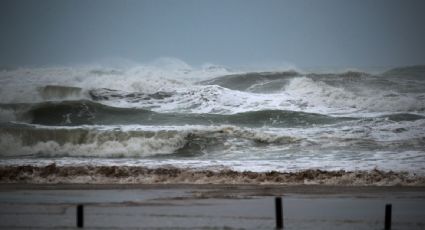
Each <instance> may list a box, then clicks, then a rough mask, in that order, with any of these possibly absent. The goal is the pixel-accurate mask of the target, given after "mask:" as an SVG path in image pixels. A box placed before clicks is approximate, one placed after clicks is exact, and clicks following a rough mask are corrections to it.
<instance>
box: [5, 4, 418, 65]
mask: <svg viewBox="0 0 425 230" xmlns="http://www.w3.org/2000/svg"><path fill="white" fill-rule="evenodd" d="M424 12H425V1H422V0H417V1H414V0H399V1H391V0H321V1H319V0H310V1H303V0H301V1H300V0H294V1H284V0H277V1H267V0H258V1H249V0H211V1H209V0H193V1H192V0H180V1H177V0H152V1H125V0H116V1H111V0H89V1H87V0H69V1H61V0H36V1H35V0H10V1H9V0H1V1H0V26H1V30H0V31H1V32H0V66H28V65H30V66H34V65H35V66H37V65H43V66H46V65H68V64H84V63H90V62H96V60H101V59H104V58H124V59H130V60H133V61H136V62H147V61H152V60H154V59H156V58H159V57H176V58H179V59H181V60H183V61H185V62H187V63H189V64H192V65H199V64H202V63H204V62H210V63H216V64H222V65H226V66H229V67H232V66H249V65H267V64H268V63H270V64H276V63H292V64H294V65H296V66H299V67H341V66H344V67H374V66H400V65H412V64H425V25H424V24H425V13H424Z"/></svg>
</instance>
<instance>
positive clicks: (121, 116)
mask: <svg viewBox="0 0 425 230" xmlns="http://www.w3.org/2000/svg"><path fill="white" fill-rule="evenodd" d="M0 107H3V108H8V109H11V108H15V109H17V111H21V114H19V112H18V114H17V115H16V116H17V117H20V118H21V121H27V122H29V123H32V124H41V125H57V126H64V125H69V126H75V125H126V124H139V125H223V124H230V125H238V126H244V127H263V126H270V127H296V126H306V125H314V124H329V123H335V122H339V121H344V120H350V119H352V118H344V117H330V116H326V115H321V114H313V113H304V112H296V111H282V110H262V111H252V112H244V113H236V114H228V115H224V114H183V113H156V112H152V111H149V110H146V109H138V108H120V107H111V106H107V105H104V104H100V103H96V102H93V101H86V100H84V101H63V102H43V103H39V104H7V105H0ZM24 108H28V109H27V110H26V111H24ZM18 121H19V120H18Z"/></svg>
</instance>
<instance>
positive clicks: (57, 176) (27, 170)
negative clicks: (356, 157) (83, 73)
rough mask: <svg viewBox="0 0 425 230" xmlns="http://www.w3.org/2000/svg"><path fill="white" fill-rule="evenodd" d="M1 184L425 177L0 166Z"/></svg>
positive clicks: (406, 181) (369, 181)
mask: <svg viewBox="0 0 425 230" xmlns="http://www.w3.org/2000/svg"><path fill="white" fill-rule="evenodd" d="M0 184H53V185H54V184H119V185H125V184H136V185H137V184H148V185H149V184H193V185H202V184H223V185H334V186H337V185H342V186H412V187H415V186H419V187H421V186H425V176H421V175H416V174H412V173H408V172H392V171H389V172H386V171H381V170H376V169H374V170H371V171H344V170H339V171H323V170H318V169H309V170H304V171H297V172H277V171H271V172H251V171H244V172H239V171H234V170H229V169H226V170H215V171H214V170H201V169H187V168H176V167H162V168H148V167H144V166H93V165H86V166H57V165H56V164H50V165H47V166H31V165H20V166H16V165H15V166H13V165H12V166H0Z"/></svg>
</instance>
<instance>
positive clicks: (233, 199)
mask: <svg viewBox="0 0 425 230" xmlns="http://www.w3.org/2000/svg"><path fill="white" fill-rule="evenodd" d="M275 196H282V197H283V207H284V208H283V210H284V226H285V229H383V226H384V208H385V204H387V203H391V204H392V206H393V229H423V228H424V227H425V221H424V220H425V212H424V211H423V210H425V187H398V186H319V185H299V186H282V185H267V186H266V185H188V184H186V185H185V184H180V185H171V184H168V185H117V184H114V185H87V184H73V185H69V184H68V185H65V184H62V185H60V184H59V185H35V184H2V185H0V207H1V208H0V210H1V211H0V228H1V229H69V228H71V229H72V228H75V227H76V205H77V204H83V205H84V217H85V218H84V228H85V229H273V228H274V227H275V216H274V215H275V213H274V208H275V207H274V197H275Z"/></svg>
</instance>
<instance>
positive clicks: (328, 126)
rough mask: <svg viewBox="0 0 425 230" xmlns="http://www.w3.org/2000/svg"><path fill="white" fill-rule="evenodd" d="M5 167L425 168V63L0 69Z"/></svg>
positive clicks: (0, 123)
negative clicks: (350, 67)
mask: <svg viewBox="0 0 425 230" xmlns="http://www.w3.org/2000/svg"><path fill="white" fill-rule="evenodd" d="M0 149H1V151H0V165H3V166H4V165H48V164H51V163H55V164H57V165H115V166H145V167H152V168H160V167H169V166H172V167H177V168H191V169H212V170H221V169H232V170H235V171H253V172H267V171H272V170H275V171H280V172H293V171H300V170H307V169H320V170H327V171H334V170H347V171H355V170H366V171H370V170H374V169H378V170H383V171H396V172H409V173H415V174H421V175H423V174H425V66H411V67H401V68H396V69H390V70H388V71H383V72H380V73H367V72H361V71H345V72H344V71H339V72H328V73H324V72H320V73H315V72H314V71H310V72H307V71H302V70H276V71H265V70H264V71H263V70H258V71H255V72H253V71H242V70H231V69H228V68H224V67H221V66H215V65H204V66H201V67H199V68H197V67H192V66H189V65H187V64H185V63H183V62H179V61H176V60H174V61H169V62H168V63H150V64H145V65H137V66H131V67H114V68H113V67H105V66H101V65H99V66H79V67H48V68H18V69H9V70H1V71H0Z"/></svg>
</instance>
